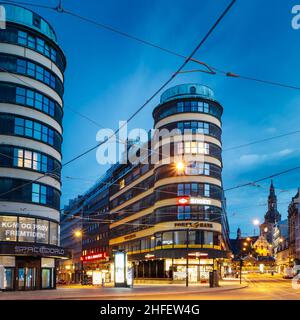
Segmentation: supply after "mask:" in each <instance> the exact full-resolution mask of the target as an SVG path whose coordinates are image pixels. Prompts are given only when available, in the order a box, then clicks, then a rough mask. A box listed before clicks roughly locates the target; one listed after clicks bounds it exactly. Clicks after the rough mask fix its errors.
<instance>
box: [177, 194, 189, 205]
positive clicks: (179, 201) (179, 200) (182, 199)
mask: <svg viewBox="0 0 300 320" xmlns="http://www.w3.org/2000/svg"><path fill="white" fill-rule="evenodd" d="M177 204H178V205H180V206H186V205H188V204H190V197H188V196H183V197H177Z"/></svg>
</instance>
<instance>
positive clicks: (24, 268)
mask: <svg viewBox="0 0 300 320" xmlns="http://www.w3.org/2000/svg"><path fill="white" fill-rule="evenodd" d="M0 278H1V289H2V290H38V289H54V288H55V286H56V281H55V279H56V272H55V259H53V258H36V257H27V256H24V257H13V256H2V257H0Z"/></svg>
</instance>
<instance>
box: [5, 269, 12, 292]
mask: <svg viewBox="0 0 300 320" xmlns="http://www.w3.org/2000/svg"><path fill="white" fill-rule="evenodd" d="M4 272H5V274H4V289H5V290H13V289H14V269H13V268H5V271H4Z"/></svg>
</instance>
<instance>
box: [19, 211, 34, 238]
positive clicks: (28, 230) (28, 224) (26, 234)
mask: <svg viewBox="0 0 300 320" xmlns="http://www.w3.org/2000/svg"><path fill="white" fill-rule="evenodd" d="M18 234H19V241H22V242H34V241H35V219H34V218H25V217H20V218H19V233H18Z"/></svg>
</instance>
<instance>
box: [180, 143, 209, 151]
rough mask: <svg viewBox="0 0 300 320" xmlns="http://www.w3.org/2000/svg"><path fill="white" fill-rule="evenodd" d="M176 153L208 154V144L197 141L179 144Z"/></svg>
mask: <svg viewBox="0 0 300 320" xmlns="http://www.w3.org/2000/svg"><path fill="white" fill-rule="evenodd" d="M177 151H178V154H209V144H208V143H205V142H197V141H187V142H179V143H177Z"/></svg>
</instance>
